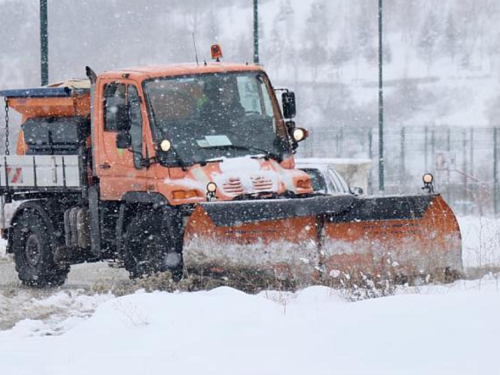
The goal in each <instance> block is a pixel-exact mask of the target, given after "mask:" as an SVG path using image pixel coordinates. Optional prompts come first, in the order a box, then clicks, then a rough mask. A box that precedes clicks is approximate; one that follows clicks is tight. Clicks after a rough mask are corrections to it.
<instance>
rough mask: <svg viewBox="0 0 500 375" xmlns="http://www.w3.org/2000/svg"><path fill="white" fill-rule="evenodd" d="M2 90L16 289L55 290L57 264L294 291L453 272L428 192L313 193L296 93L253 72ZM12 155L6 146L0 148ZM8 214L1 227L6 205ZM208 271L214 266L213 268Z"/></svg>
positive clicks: (457, 254) (197, 70) (440, 217)
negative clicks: (242, 280) (97, 264)
mask: <svg viewBox="0 0 500 375" xmlns="http://www.w3.org/2000/svg"><path fill="white" fill-rule="evenodd" d="M87 77H88V80H73V81H67V82H65V83H62V84H56V85H51V86H47V87H42V88H33V89H21V90H4V91H1V92H0V95H1V96H3V97H4V98H5V103H6V110H7V116H6V119H7V121H6V122H7V124H6V130H8V129H9V126H10V125H11V124H9V116H8V114H9V111H8V110H9V109H13V110H15V111H17V112H19V113H20V114H21V115H22V125H21V129H20V130H19V137H18V141H17V145H16V150H15V152H14V151H13V150H9V145H8V132H6V133H7V136H6V142H5V143H6V144H5V152H4V155H1V156H0V195H1V199H2V204H1V208H2V215H1V217H2V220H3V223H2V236H3V238H5V239H6V240H7V241H8V245H7V251H8V252H9V253H13V256H14V260H15V264H16V270H17V272H18V275H19V278H20V280H21V281H22V282H23V283H24V284H26V285H30V286H37V287H43V286H49V285H60V284H62V283H64V281H65V279H66V277H67V274H68V272H69V270H70V266H71V265H72V264H77V263H82V262H94V261H102V260H112V261H117V262H116V263H117V264H122V265H123V266H124V267H125V268H126V269H127V270H128V272H129V273H130V276H131V277H142V276H145V275H151V274H153V273H156V272H163V271H170V272H171V273H172V275H173V276H174V277H175V278H177V279H179V278H181V277H182V276H183V275H185V274H186V272H195V271H196V270H198V271H200V272H203V270H205V269H208V270H230V269H243V270H248V271H251V272H256V273H259V274H261V273H266V274H269V275H272V276H273V277H276V278H280V279H281V278H282V279H288V278H290V279H293V280H295V281H297V283H298V284H300V285H307V284H311V283H315V282H318V280H322V279H327V278H333V277H336V276H337V275H338V274H339V272H353V271H355V270H363V272H364V273H365V274H369V273H370V272H372V273H376V272H379V270H380V269H381V268H384V267H385V268H387V265H388V264H389V265H390V267H393V268H394V273H395V274H396V273H397V272H406V273H410V274H422V273H425V274H428V273H431V272H436V271H439V272H441V271H445V270H446V271H461V268H462V263H461V238H460V230H459V227H458V224H457V220H456V218H455V216H454V214H453V212H452V211H451V209H450V208H449V207H448V205H447V204H446V203H445V202H444V200H443V199H442V198H441V196H440V195H439V194H434V193H433V192H432V191H431V185H430V184H429V185H428V191H427V192H425V193H422V194H420V195H413V196H384V197H359V196H356V195H353V194H343V195H325V194H317V193H315V192H314V191H313V188H312V184H311V179H310V177H309V175H308V174H306V173H305V172H303V171H301V170H298V169H296V168H295V165H294V156H293V155H294V153H295V150H296V149H297V144H298V142H300V141H302V140H304V139H305V138H306V137H307V134H308V133H307V131H306V130H304V129H302V128H299V127H296V126H295V123H294V122H293V121H292V119H293V117H294V116H295V96H294V94H293V93H292V92H290V91H288V90H282V92H281V95H282V103H281V105H280V104H279V102H278V100H277V97H276V95H275V92H276V91H277V90H275V89H274V88H273V86H272V84H271V82H270V80H269V78H268V76H267V75H266V73H265V72H264V70H263V69H262V68H261V67H259V66H254V65H244V64H226V63H220V62H214V63H209V64H207V63H205V64H202V65H200V66H198V65H196V64H193V65H170V66H158V67H141V68H131V69H124V70H120V71H114V72H106V73H102V74H100V75H96V74H95V73H94V72H93V71H92V70H91V69H90V68H87ZM9 151H11V152H9ZM12 201H22V203H20V204H19V205H17V206H16V209H15V212H14V213H13V216H12V217H11V218H10V219H9V222H5V213H4V209H5V205H6V203H11V202H12ZM214 272H215V271H214Z"/></svg>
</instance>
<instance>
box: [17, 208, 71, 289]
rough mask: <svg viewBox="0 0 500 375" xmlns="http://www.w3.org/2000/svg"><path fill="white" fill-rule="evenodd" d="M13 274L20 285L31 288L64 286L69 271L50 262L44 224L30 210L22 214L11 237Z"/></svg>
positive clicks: (50, 245)
mask: <svg viewBox="0 0 500 375" xmlns="http://www.w3.org/2000/svg"><path fill="white" fill-rule="evenodd" d="M12 249H13V252H14V261H15V264H16V271H17V274H18V276H19V279H20V280H21V282H22V283H23V284H25V285H28V286H32V287H46V286H59V285H62V284H64V281H65V280H66V277H67V275H68V272H69V267H67V266H59V265H57V264H56V263H55V262H54V253H53V248H52V244H51V241H50V233H49V230H48V228H47V224H46V223H45V221H44V220H43V219H42V218H41V217H40V215H39V214H37V213H36V212H35V211H33V210H26V211H24V212H23V213H22V214H21V216H20V217H19V218H18V220H16V223H15V224H14V226H13V233H12Z"/></svg>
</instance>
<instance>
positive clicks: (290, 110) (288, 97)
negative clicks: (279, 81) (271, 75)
mask: <svg viewBox="0 0 500 375" xmlns="http://www.w3.org/2000/svg"><path fill="white" fill-rule="evenodd" d="M281 103H282V104H283V116H284V117H285V118H294V117H295V115H296V113H297V108H296V106H295V94H294V93H293V92H292V91H285V92H284V93H283V94H281Z"/></svg>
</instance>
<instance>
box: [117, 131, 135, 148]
mask: <svg viewBox="0 0 500 375" xmlns="http://www.w3.org/2000/svg"><path fill="white" fill-rule="evenodd" d="M130 146H132V137H131V136H130V133H129V132H119V133H118V134H117V135H116V148H125V149H127V148H129V147H130Z"/></svg>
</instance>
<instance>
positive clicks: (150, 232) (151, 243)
mask: <svg viewBox="0 0 500 375" xmlns="http://www.w3.org/2000/svg"><path fill="white" fill-rule="evenodd" d="M163 226H164V221H163V220H161V219H160V218H159V217H158V215H155V214H154V213H153V212H151V211H145V212H143V213H140V214H138V215H137V216H136V217H134V218H133V219H132V220H131V221H130V223H129V225H128V226H127V231H126V235H125V241H124V242H125V243H124V245H125V246H124V254H123V261H124V265H125V269H126V270H127V271H128V272H129V274H130V278H131V279H134V278H139V277H147V276H150V275H153V274H155V273H157V272H165V271H170V272H171V273H172V277H173V279H174V280H175V281H179V280H180V279H181V278H182V271H183V262H182V254H181V253H180V252H179V251H177V250H176V249H178V247H176V246H175V244H174V243H173V242H174V240H173V239H172V238H171V237H170V236H169V235H168V228H164V227H163Z"/></svg>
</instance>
